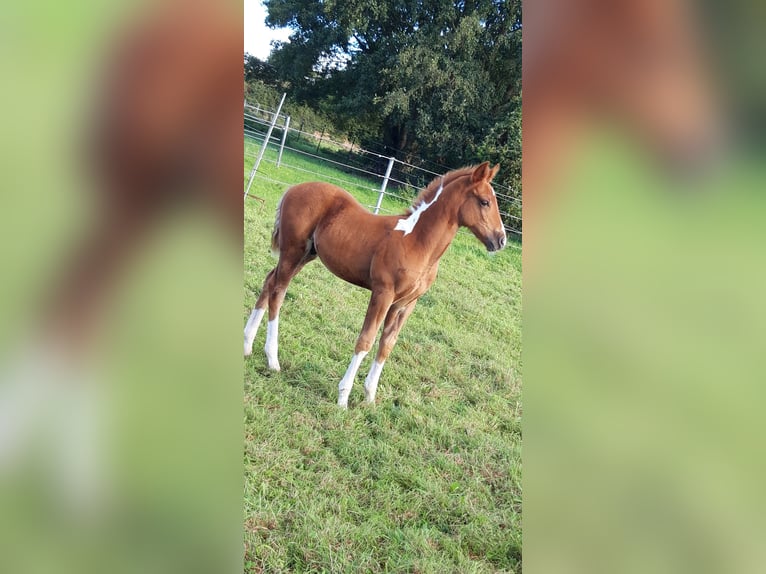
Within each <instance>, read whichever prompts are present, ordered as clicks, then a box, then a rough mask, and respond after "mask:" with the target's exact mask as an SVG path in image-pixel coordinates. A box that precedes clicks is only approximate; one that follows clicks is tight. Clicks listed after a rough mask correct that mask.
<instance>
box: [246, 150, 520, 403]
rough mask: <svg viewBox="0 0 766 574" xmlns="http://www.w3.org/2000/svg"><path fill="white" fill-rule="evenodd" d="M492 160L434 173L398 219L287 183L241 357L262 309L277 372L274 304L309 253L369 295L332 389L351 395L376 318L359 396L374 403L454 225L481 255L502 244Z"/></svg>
mask: <svg viewBox="0 0 766 574" xmlns="http://www.w3.org/2000/svg"><path fill="white" fill-rule="evenodd" d="M499 167H500V166H499V165H498V166H495V167H494V168H490V166H489V163H488V162H485V163H483V164H481V165H479V166H477V167H466V168H463V169H459V170H456V171H451V172H449V173H447V174H445V175H444V176H442V177H438V178H436V179H434V180H433V181H432V182H431V183H430V185H429V186H428V187H427V188H426V189H425V190H423V191H422V192H421V193H420V194H419V195H418V197H417V198H416V199H415V202H414V204H413V207H412V208H411V209H410V210H409V211H408V212H407V213H405V214H403V215H395V216H383V215H373V214H372V213H370V212H368V211H367V210H366V209H364V208H363V207H362V206H361V205H360V204H359V203H358V202H357V201H356V199H354V198H353V197H352V196H351V194H349V193H348V192H346V191H345V190H343V189H341V188H339V187H336V186H334V185H330V184H328V183H321V182H310V183H302V184H299V185H296V186H294V187H291V188H290V189H288V190H287V191H286V192H285V194H284V195H283V196H282V199H280V201H279V205H278V206H277V214H276V221H275V222H274V232H273V235H272V241H271V245H272V249H274V250H278V251H279V262H278V263H277V266H276V267H275V268H274V269H272V270H271V271H270V272H269V273H268V275H266V280H265V281H264V283H263V290H262V291H261V294H260V296H259V297H258V301H257V302H256V303H255V308H254V309H253V312H252V313H251V314H250V318H249V319H248V321H247V325H246V327H245V356H247V355H250V354H251V353H252V350H253V340H254V339H255V335H256V333H257V331H258V325H259V324H260V322H261V319H262V318H263V315H264V314H265V313H266V308H267V306H268V310H269V321H268V325H267V330H266V345H265V347H264V350H265V351H266V358H267V359H268V363H269V368H270V369H273V370H275V371H278V370H279V360H278V358H277V347H278V342H277V339H278V332H279V309H280V307H281V306H282V302H283V301H284V298H285V291H286V290H287V286H288V285H289V283H290V281H291V280H292V278H293V277H295V275H296V274H297V273H298V272H299V271H300V270H301V268H302V267H303V266H304V265H305V264H306V263H308V262H309V261H312V260H313V259H315V258H316V257H319V259H321V260H322V263H324V264H325V266H326V267H327V268H328V269H329V270H330V271H332V272H333V273H334V274H335V275H337V276H338V277H340V278H341V279H344V280H346V281H348V282H349V283H353V284H354V285H358V286H360V287H364V288H365V289H369V290H370V291H372V296H371V297H370V303H369V305H368V307H367V315H366V316H365V318H364V325H363V326H362V332H361V333H360V334H359V337H358V338H357V341H356V347H355V349H354V355H353V357H352V358H351V363H350V364H349V366H348V370H347V371H346V374H345V375H344V376H343V378H342V379H341V381H340V384H339V385H338V405H339V406H340V407H342V408H346V407H347V406H348V396H349V393H350V392H351V386H352V385H353V383H354V377H355V376H356V372H357V370H358V369H359V365H360V364H361V363H362V360H363V359H364V357H365V356H366V355H367V353H369V352H370V349H371V348H372V345H373V343H374V342H375V337H376V335H377V333H378V329H379V328H380V325H381V323H383V335H382V336H381V339H380V346H379V347H378V354H377V356H376V357H375V361H374V363H373V364H372V368H371V369H370V372H369V374H368V375H367V379H366V380H365V383H364V393H365V398H366V401H367V402H368V403H374V402H375V392H376V390H377V387H378V379H379V378H380V373H381V371H382V370H383V364H384V363H385V361H386V358H387V357H388V355H389V353H390V352H391V350H392V349H393V347H394V344H396V339H397V337H398V335H399V331H400V330H401V328H402V326H403V325H404V323H405V321H407V318H408V317H409V316H410V313H412V311H413V309H414V308H415V303H416V302H417V300H418V298H419V297H420V296H421V295H423V293H425V292H426V291H428V288H429V287H430V286H431V284H432V283H433V282H434V279H436V272H437V270H438V267H439V259H440V258H441V256H442V255H443V254H444V251H445V250H446V249H447V247H448V246H449V244H450V243H451V242H452V239H453V238H454V237H455V234H456V233H457V230H458V228H459V227H461V226H462V227H467V228H468V229H470V230H471V231H472V232H473V234H474V235H475V236H476V237H477V238H478V239H479V240H480V241H481V242H482V243H483V244H484V245H485V246H486V248H487V250H488V251H498V250H500V249H502V248H503V247H505V242H506V236H505V229H504V228H503V222H502V220H501V219H500V212H499V211H498V207H497V199H496V197H495V192H494V190H493V189H492V185H491V183H490V182H491V181H492V179H493V178H494V177H495V174H497V171H498V169H499Z"/></svg>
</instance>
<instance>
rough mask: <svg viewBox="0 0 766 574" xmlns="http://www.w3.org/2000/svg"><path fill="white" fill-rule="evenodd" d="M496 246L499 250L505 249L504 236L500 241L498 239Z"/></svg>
mask: <svg viewBox="0 0 766 574" xmlns="http://www.w3.org/2000/svg"><path fill="white" fill-rule="evenodd" d="M497 244H498V245H499V246H500V249H502V248H503V247H505V235H502V236H501V237H500V239H498V241H497Z"/></svg>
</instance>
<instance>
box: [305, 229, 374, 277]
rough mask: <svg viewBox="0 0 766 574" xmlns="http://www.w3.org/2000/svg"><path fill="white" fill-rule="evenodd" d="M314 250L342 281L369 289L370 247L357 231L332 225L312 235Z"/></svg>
mask: <svg viewBox="0 0 766 574" xmlns="http://www.w3.org/2000/svg"><path fill="white" fill-rule="evenodd" d="M314 249H316V252H317V255H318V256H319V259H320V260H321V261H322V263H323V264H324V265H325V267H327V268H328V269H329V270H330V271H331V272H332V273H333V274H335V275H337V276H338V277H340V278H341V279H343V280H344V281H348V282H349V283H353V284H354V285H358V286H359V287H364V288H365V289H370V262H371V260H372V255H373V248H372V246H370V245H369V244H368V243H367V242H364V241H363V240H361V239H360V238H359V231H358V230H356V229H351V228H348V227H345V226H344V225H343V224H342V223H339V222H333V223H331V224H329V225H327V226H322V227H320V228H318V229H317V230H316V231H315V232H314Z"/></svg>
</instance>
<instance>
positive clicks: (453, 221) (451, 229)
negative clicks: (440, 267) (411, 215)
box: [412, 186, 460, 263]
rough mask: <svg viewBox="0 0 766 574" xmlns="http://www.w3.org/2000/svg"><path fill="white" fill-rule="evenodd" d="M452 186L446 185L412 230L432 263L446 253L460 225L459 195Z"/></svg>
mask: <svg viewBox="0 0 766 574" xmlns="http://www.w3.org/2000/svg"><path fill="white" fill-rule="evenodd" d="M450 187H452V186H447V187H445V188H444V190H443V191H442V194H441V195H440V196H439V198H438V199H437V200H436V201H435V202H434V203H433V204H432V205H431V206H429V207H428V209H426V210H425V211H424V212H423V213H422V214H421V216H420V219H419V220H418V222H417V224H416V225H415V228H414V229H413V230H412V236H413V237H414V239H415V241H416V242H417V244H418V245H420V246H421V247H422V248H423V251H424V254H425V255H426V257H427V258H428V259H429V260H430V261H431V262H432V263H433V262H435V261H437V260H438V259H439V258H440V257H441V256H442V255H443V254H444V252H445V251H446V249H447V247H449V245H450V243H452V240H453V239H454V238H455V235H456V234H457V230H458V227H459V225H458V210H459V208H460V205H459V203H458V201H457V200H458V199H459V197H457V196H456V193H455V192H456V190H455V189H454V188H453V189H450Z"/></svg>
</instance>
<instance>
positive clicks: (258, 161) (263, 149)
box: [245, 92, 287, 199]
mask: <svg viewBox="0 0 766 574" xmlns="http://www.w3.org/2000/svg"><path fill="white" fill-rule="evenodd" d="M286 96H287V92H285V93H284V94H282V100H281V101H280V102H279V107H278V108H277V111H276V112H274V119H272V120H271V125H270V126H269V130H268V131H267V132H266V137H265V138H264V140H263V145H262V146H261V151H260V153H259V154H258V159H256V160H255V163H254V164H253V169H252V170H251V171H250V180H249V181H248V182H247V188H246V189H245V199H247V194H248V193H250V186H251V185H253V179H255V172H256V171H257V170H258V166H259V165H260V164H261V160H262V159H263V154H264V153H266V147H267V146H268V145H269V140H270V139H271V132H272V131H274V125H275V124H276V123H277V119H279V111H280V110H281V109H282V104H284V103H285V97H286Z"/></svg>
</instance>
